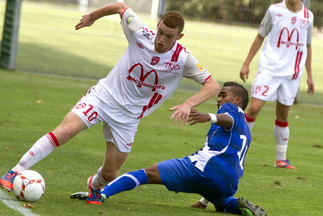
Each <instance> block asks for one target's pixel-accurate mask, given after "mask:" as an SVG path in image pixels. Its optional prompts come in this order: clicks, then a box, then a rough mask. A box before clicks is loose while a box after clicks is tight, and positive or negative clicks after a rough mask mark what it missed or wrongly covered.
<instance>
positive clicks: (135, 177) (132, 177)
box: [101, 169, 147, 198]
mask: <svg viewBox="0 0 323 216" xmlns="http://www.w3.org/2000/svg"><path fill="white" fill-rule="evenodd" d="M142 184H147V174H146V172H145V171H144V170H143V169H141V170H137V171H134V172H129V173H126V174H123V175H121V176H119V177H118V178H116V179H115V180H113V181H112V182H110V183H109V184H108V185H106V186H105V187H104V188H103V190H102V191H101V194H105V195H106V196H107V198H108V197H110V196H112V195H114V194H117V193H120V192H122V191H128V190H132V189H135V188H136V187H138V186H140V185H142Z"/></svg>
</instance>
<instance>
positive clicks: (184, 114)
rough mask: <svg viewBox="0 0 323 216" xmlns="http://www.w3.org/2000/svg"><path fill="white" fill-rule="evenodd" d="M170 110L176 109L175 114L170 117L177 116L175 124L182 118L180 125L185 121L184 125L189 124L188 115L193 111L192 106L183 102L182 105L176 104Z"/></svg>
mask: <svg viewBox="0 0 323 216" xmlns="http://www.w3.org/2000/svg"><path fill="white" fill-rule="evenodd" d="M168 110H169V111H175V112H174V113H173V115H172V116H171V117H170V119H173V118H174V117H175V120H174V124H177V122H178V121H179V120H180V121H179V125H178V126H179V127H180V126H182V123H184V125H185V126H187V121H188V116H189V115H190V111H191V107H190V106H188V105H186V104H181V105H177V106H174V107H172V108H170V109H168Z"/></svg>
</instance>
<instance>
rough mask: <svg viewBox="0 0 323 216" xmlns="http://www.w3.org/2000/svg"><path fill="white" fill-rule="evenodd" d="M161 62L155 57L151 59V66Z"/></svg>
mask: <svg viewBox="0 0 323 216" xmlns="http://www.w3.org/2000/svg"><path fill="white" fill-rule="evenodd" d="M159 60H160V58H159V57H158V56H153V58H152V59H151V62H150V64H151V65H155V64H158V62H159Z"/></svg>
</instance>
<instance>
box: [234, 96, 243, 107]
mask: <svg viewBox="0 0 323 216" xmlns="http://www.w3.org/2000/svg"><path fill="white" fill-rule="evenodd" d="M233 103H234V104H235V105H237V106H238V107H242V96H235V97H234V99H233Z"/></svg>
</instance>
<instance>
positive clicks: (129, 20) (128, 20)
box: [127, 15, 134, 25]
mask: <svg viewBox="0 0 323 216" xmlns="http://www.w3.org/2000/svg"><path fill="white" fill-rule="evenodd" d="M133 18H134V16H132V15H130V16H128V17H127V24H128V25H129V24H130V23H131V22H132V20H133Z"/></svg>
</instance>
